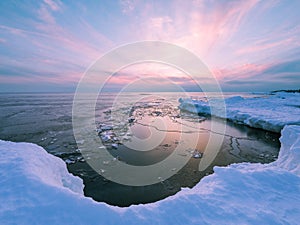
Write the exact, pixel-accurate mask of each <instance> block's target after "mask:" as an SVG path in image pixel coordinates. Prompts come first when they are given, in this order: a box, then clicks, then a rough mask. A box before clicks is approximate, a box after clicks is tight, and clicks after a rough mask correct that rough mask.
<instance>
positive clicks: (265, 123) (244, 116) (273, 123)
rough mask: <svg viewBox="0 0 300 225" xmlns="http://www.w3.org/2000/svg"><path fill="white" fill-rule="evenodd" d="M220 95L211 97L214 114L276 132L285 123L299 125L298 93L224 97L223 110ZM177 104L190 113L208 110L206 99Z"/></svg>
mask: <svg viewBox="0 0 300 225" xmlns="http://www.w3.org/2000/svg"><path fill="white" fill-rule="evenodd" d="M218 101H220V99H212V100H211V101H210V104H211V105H213V107H216V110H214V115H213V116H216V117H223V118H224V115H226V116H225V118H226V119H229V120H231V121H233V122H236V123H241V124H246V125H248V126H250V127H254V128H261V129H264V130H268V131H272V132H277V133H279V132H280V131H281V130H282V128H283V127H284V126H285V125H300V93H285V92H277V93H275V94H272V95H264V97H263V98H257V97H255V98H242V97H240V96H235V97H231V98H227V99H225V105H226V114H224V113H223V112H224V109H222V108H219V107H220V106H219V104H218ZM179 102H180V105H179V108H180V109H182V110H186V111H189V112H193V113H203V114H211V110H210V105H209V103H208V102H206V101H201V100H193V99H189V98H187V99H179Z"/></svg>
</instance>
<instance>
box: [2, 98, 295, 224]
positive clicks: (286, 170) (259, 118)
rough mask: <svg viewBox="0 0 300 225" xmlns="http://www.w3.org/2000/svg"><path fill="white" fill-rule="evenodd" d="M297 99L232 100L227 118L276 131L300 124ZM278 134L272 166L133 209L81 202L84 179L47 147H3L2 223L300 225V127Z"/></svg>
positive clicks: (246, 169)
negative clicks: (69, 168)
mask: <svg viewBox="0 0 300 225" xmlns="http://www.w3.org/2000/svg"><path fill="white" fill-rule="evenodd" d="M299 97H300V95H299V94H290V93H276V94H275V95H273V96H267V97H266V98H265V99H262V98H249V99H244V98H241V97H233V98H229V99H227V100H226V105H227V116H228V117H229V119H231V120H233V121H235V122H239V123H245V124H247V125H249V126H253V127H258V128H263V129H266V130H271V131H276V132H279V131H280V129H281V128H282V127H283V126H284V125H285V124H293V123H294V124H299V121H300V118H299V111H300V109H299V105H300V102H299V101H300V99H299ZM254 106H255V108H253V107H254ZM181 107H182V108H183V109H186V110H188V111H193V110H195V111H194V112H201V113H209V111H208V110H209V107H208V105H207V103H205V102H200V101H193V100H190V99H185V100H183V99H182V100H181ZM258 107H259V110H257V108H258ZM274 110H275V111H274ZM216 116H218V115H216ZM281 134H282V135H281V138H280V142H281V148H280V153H279V157H278V159H277V160H276V161H275V162H273V163H270V164H259V163H254V164H251V163H240V164H233V165H230V166H228V167H215V168H214V171H215V173H214V174H212V175H210V176H207V177H205V178H203V179H202V180H201V181H200V182H199V183H198V184H197V185H196V186H195V187H194V188H192V189H188V188H186V189H183V190H181V191H180V192H179V193H177V194H176V195H175V196H172V197H169V198H167V199H164V200H162V201H159V202H156V203H151V204H146V205H138V206H131V207H128V208H119V207H112V206H109V205H107V204H104V203H98V202H95V201H93V200H92V199H90V198H86V197H84V195H83V182H82V180H81V179H80V178H78V177H75V176H73V175H71V174H70V173H69V172H68V170H67V168H66V165H65V163H64V162H63V161H62V160H61V159H60V158H57V157H55V156H53V155H51V154H49V153H47V152H46V151H45V150H44V149H43V148H42V147H39V146H37V145H35V144H31V143H13V142H8V141H1V140H0V175H1V180H0V198H1V203H0V224H114V225H115V224H172V225H174V224H197V225H198V224H298V222H299V221H298V220H299V217H300V202H299V199H300V164H299V162H300V126H299V125H286V126H284V128H283V129H282V130H281Z"/></svg>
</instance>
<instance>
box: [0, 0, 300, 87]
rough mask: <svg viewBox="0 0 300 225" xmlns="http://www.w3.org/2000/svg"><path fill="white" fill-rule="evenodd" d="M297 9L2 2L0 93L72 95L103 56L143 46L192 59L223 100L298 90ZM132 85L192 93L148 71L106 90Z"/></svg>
mask: <svg viewBox="0 0 300 225" xmlns="http://www.w3.org/2000/svg"><path fill="white" fill-rule="evenodd" d="M299 9H300V1H298V0H290V1H285V0H282V1H279V0H268V1H259V0H245V1H239V0H237V1H235V0H188V1H183V0H180V1H153V0H149V1H141V0H121V1H109V0H102V1H101V0H99V1H92V0H91V1H83V0H82V1H71V0H66V1H62V0H44V1H42V0H41V1H0V92H73V91H75V89H76V86H77V84H78V82H79V81H80V79H81V77H82V76H83V75H84V73H85V71H86V70H87V69H88V68H89V67H90V66H91V65H92V64H93V63H94V62H95V61H96V60H97V59H99V58H100V57H101V56H103V55H105V54H106V53H107V52H109V51H111V50H112V49H116V48H117V47H118V46H122V45H125V44H128V43H133V42H138V41H145V40H158V41H164V42H168V43H171V44H175V45H178V46H180V47H183V48H185V49H187V50H189V51H191V52H192V53H194V54H195V55H197V57H198V58H199V59H200V60H201V61H202V62H203V63H204V64H205V65H206V66H207V67H208V68H209V70H210V71H211V73H212V74H213V76H215V78H216V79H217V81H218V82H219V84H220V86H221V88H222V90H223V91H252V92H255V91H271V90H278V89H300V85H299V84H300V13H299ZM132 75H133V76H132ZM100 76H101V74H100ZM139 76H143V77H144V78H146V79H147V81H146V82H141V81H140V80H139V81H137V80H138V78H137V77H139ZM162 80H163V82H162ZM134 82H137V83H136V84H138V85H136V86H138V87H139V91H141V90H151V88H152V89H153V88H154V89H155V90H157V91H172V90H173V89H172V87H171V86H172V85H173V86H174V85H175V86H176V85H177V86H178V85H179V86H182V87H183V88H184V89H185V90H187V91H196V90H197V88H195V82H194V81H193V79H192V78H191V77H189V76H187V74H185V73H183V72H181V71H179V70H178V69H176V68H172V67H171V66H167V65H162V64H154V63H141V64H137V65H131V66H129V67H128V68H125V69H122V70H120V71H117V72H116V73H115V74H114V75H113V76H112V77H111V79H110V80H109V81H107V84H106V85H107V87H108V90H112V91H113V90H119V89H120V88H121V87H123V86H124V85H129V84H132V83H134ZM198 82H200V83H201V82H202V81H201V80H199V81H198ZM149 86H151V88H149Z"/></svg>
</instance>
